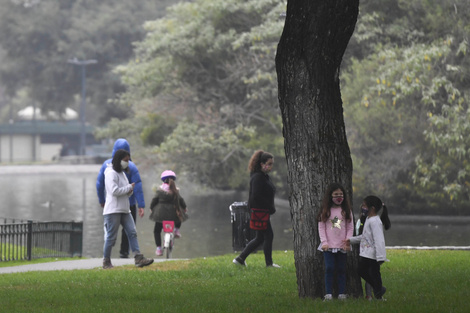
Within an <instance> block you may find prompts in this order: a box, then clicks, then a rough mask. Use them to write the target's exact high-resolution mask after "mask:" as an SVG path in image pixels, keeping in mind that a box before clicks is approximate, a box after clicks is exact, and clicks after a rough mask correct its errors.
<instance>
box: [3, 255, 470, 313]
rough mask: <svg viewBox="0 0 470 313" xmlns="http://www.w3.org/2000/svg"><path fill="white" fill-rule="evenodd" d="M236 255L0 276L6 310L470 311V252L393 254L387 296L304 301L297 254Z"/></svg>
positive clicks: (385, 274)
mask: <svg viewBox="0 0 470 313" xmlns="http://www.w3.org/2000/svg"><path fill="white" fill-rule="evenodd" d="M233 257H234V255H224V256H220V257H212V258H207V259H194V260H189V261H172V262H164V263H158V264H152V265H151V266H149V267H146V268H143V269H137V268H135V267H133V266H129V267H117V268H114V269H111V270H101V269H94V270H76V271H54V272H28V273H17V274H3V275H0V311H1V312H178V313H180V312H374V313H375V312H393V313H396V312H413V313H416V312H468V310H469V309H468V303H467V301H468V300H467V299H468V296H469V287H470V286H469V284H470V282H469V277H470V269H469V262H468V260H469V257H470V252H468V251H415V250H414V251H402V250H393V251H389V252H388V258H389V259H390V260H391V262H390V263H387V264H385V265H384V266H382V275H383V280H384V285H385V286H387V288H388V291H387V294H386V298H387V299H388V301H386V302H379V301H373V302H369V301H366V300H363V299H349V300H346V301H338V300H335V301H331V302H322V301H321V300H319V299H317V300H311V299H299V298H298V296H297V284H296V275H295V267H294V258H293V253H292V252H291V251H289V252H287V253H286V252H275V253H274V260H275V261H276V263H278V264H280V265H282V268H281V269H274V268H265V267H264V259H263V254H262V253H257V254H255V255H252V256H250V258H249V259H248V267H247V268H246V269H245V268H240V267H236V266H235V265H233V264H232V263H231V262H232V258H233Z"/></svg>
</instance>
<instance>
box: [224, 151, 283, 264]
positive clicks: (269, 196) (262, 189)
mask: <svg viewBox="0 0 470 313" xmlns="http://www.w3.org/2000/svg"><path fill="white" fill-rule="evenodd" d="M273 164H274V157H273V155H272V154H270V153H268V152H264V151H262V150H258V151H256V152H255V153H254V154H253V155H252V156H251V159H250V163H249V165H248V169H249V170H250V193H249V198H248V207H249V208H250V209H251V208H256V209H260V210H266V211H268V212H269V214H270V215H272V214H274V213H275V212H276V209H275V208H274V194H275V193H276V188H275V187H274V184H273V183H272V181H271V179H270V178H269V175H268V173H269V172H271V170H272V168H273ZM273 237H274V234H273V229H272V227H271V222H270V221H269V220H268V222H267V228H266V229H263V230H257V231H256V237H255V238H254V239H253V240H252V241H250V242H249V243H248V245H247V246H246V247H245V249H244V250H243V252H242V253H241V254H240V255H239V256H238V257H236V258H235V259H233V263H234V264H237V265H242V266H246V263H245V260H246V258H247V257H248V256H249V255H250V254H251V253H252V252H254V251H255V250H256V249H257V248H258V247H259V246H260V245H261V244H263V243H264V249H263V250H264V258H265V261H266V266H267V267H277V268H279V267H280V266H279V265H277V264H274V263H273V259H272V250H273V249H272V248H273Z"/></svg>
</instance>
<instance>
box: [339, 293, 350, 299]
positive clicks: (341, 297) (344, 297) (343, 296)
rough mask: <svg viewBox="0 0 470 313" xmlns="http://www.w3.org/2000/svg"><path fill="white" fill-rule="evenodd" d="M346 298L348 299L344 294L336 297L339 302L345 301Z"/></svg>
mask: <svg viewBox="0 0 470 313" xmlns="http://www.w3.org/2000/svg"><path fill="white" fill-rule="evenodd" d="M347 298H348V295H345V294H339V295H338V299H339V300H346V299H347Z"/></svg>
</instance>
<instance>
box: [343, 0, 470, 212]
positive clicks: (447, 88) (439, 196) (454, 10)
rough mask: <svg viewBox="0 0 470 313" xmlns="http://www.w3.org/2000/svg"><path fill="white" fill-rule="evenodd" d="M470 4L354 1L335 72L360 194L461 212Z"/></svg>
mask: <svg viewBox="0 0 470 313" xmlns="http://www.w3.org/2000/svg"><path fill="white" fill-rule="evenodd" d="M469 13H470V10H469V9H468V6H467V5H466V2H465V1H446V0H433V1H420V0H417V1H411V2H396V1H387V0H382V1H378V2H377V3H376V2H366V3H364V5H362V6H361V16H360V19H359V23H358V26H357V31H356V32H355V34H354V35H353V37H352V40H351V44H350V46H349V48H348V52H347V56H346V64H347V68H346V70H345V71H343V72H342V82H343V84H342V93H343V99H344V102H345V120H346V125H347V133H348V138H349V143H350V145H351V147H352V148H351V152H352V154H353V160H354V164H355V170H354V180H353V185H354V188H355V194H356V195H357V196H358V197H362V196H363V195H366V194H371V193H374V194H380V195H382V197H383V199H384V200H385V201H386V202H387V203H388V204H389V207H390V208H392V210H393V212H394V213H412V214H420V213H423V214H426V213H427V214H430V213H431V214H432V213H434V214H445V212H447V211H448V210H449V209H450V208H452V210H453V212H455V213H457V214H459V213H460V214H465V212H467V213H468V210H467V209H466V208H468V207H469V206H468V204H469V198H470V193H469V189H468V185H469V184H470V183H469V181H470V176H469V174H468V173H469V172H468V165H467V162H466V161H465V157H464V154H462V153H461V152H457V151H464V150H468V142H467V141H466V138H467V136H465V134H467V133H468V131H467V130H466V129H467V128H468V126H467V125H468V122H465V121H466V120H467V119H466V116H467V111H468V100H467V99H468V95H467V94H468V90H469V87H468V86H469V84H468V80H469V77H470V75H469V71H468V69H469V66H468V58H466V57H465V56H466V53H467V50H468V38H469V29H468V27H465V25H468V23H469V22H470V14H469ZM391 16H394V18H391ZM467 121H468V120H467ZM446 123H451V124H452V126H451V125H449V124H446ZM356 202H357V201H356Z"/></svg>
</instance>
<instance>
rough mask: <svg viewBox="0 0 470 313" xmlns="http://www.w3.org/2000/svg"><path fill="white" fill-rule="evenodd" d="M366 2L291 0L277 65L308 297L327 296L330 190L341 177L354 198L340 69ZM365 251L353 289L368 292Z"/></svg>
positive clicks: (297, 246)
mask: <svg viewBox="0 0 470 313" xmlns="http://www.w3.org/2000/svg"><path fill="white" fill-rule="evenodd" d="M358 10H359V0H289V1H288V2H287V13H286V21H285V25H284V30H283V33H282V36H281V39H280V42H279V45H278V50H277V56H276V70H277V75H278V86H279V105H280V108H281V114H282V119H283V126H284V129H283V135H284V141H285V152H286V159H287V167H288V173H289V174H288V185H289V188H290V190H289V201H290V206H291V215H292V223H293V229H294V256H295V266H296V271H297V285H298V292H299V296H300V297H311V298H317V297H322V296H323V295H324V290H325V289H324V288H325V287H324V262H323V255H322V253H321V252H320V251H318V250H317V248H318V245H319V244H320V240H319V235H318V230H317V219H316V215H317V214H318V212H319V210H320V207H321V199H322V197H323V193H324V190H325V189H326V188H327V186H328V185H329V184H330V183H332V182H339V183H341V184H342V185H343V186H344V187H345V188H346V190H347V192H348V196H349V199H350V201H352V160H351V154H350V150H349V146H348V142H347V138H346V132H345V126H344V119H343V106H342V100H341V92H340V84H339V71H340V65H341V61H342V58H343V54H344V52H345V50H346V47H347V45H348V42H349V39H350V38H351V36H352V34H353V32H354V27H355V25H356V21H357V16H358ZM357 259H358V252H357V249H355V251H353V253H348V274H347V290H346V292H347V293H348V294H349V295H352V296H360V295H362V286H361V280H360V278H359V276H358V275H357V274H356V266H357V264H356V263H357Z"/></svg>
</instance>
